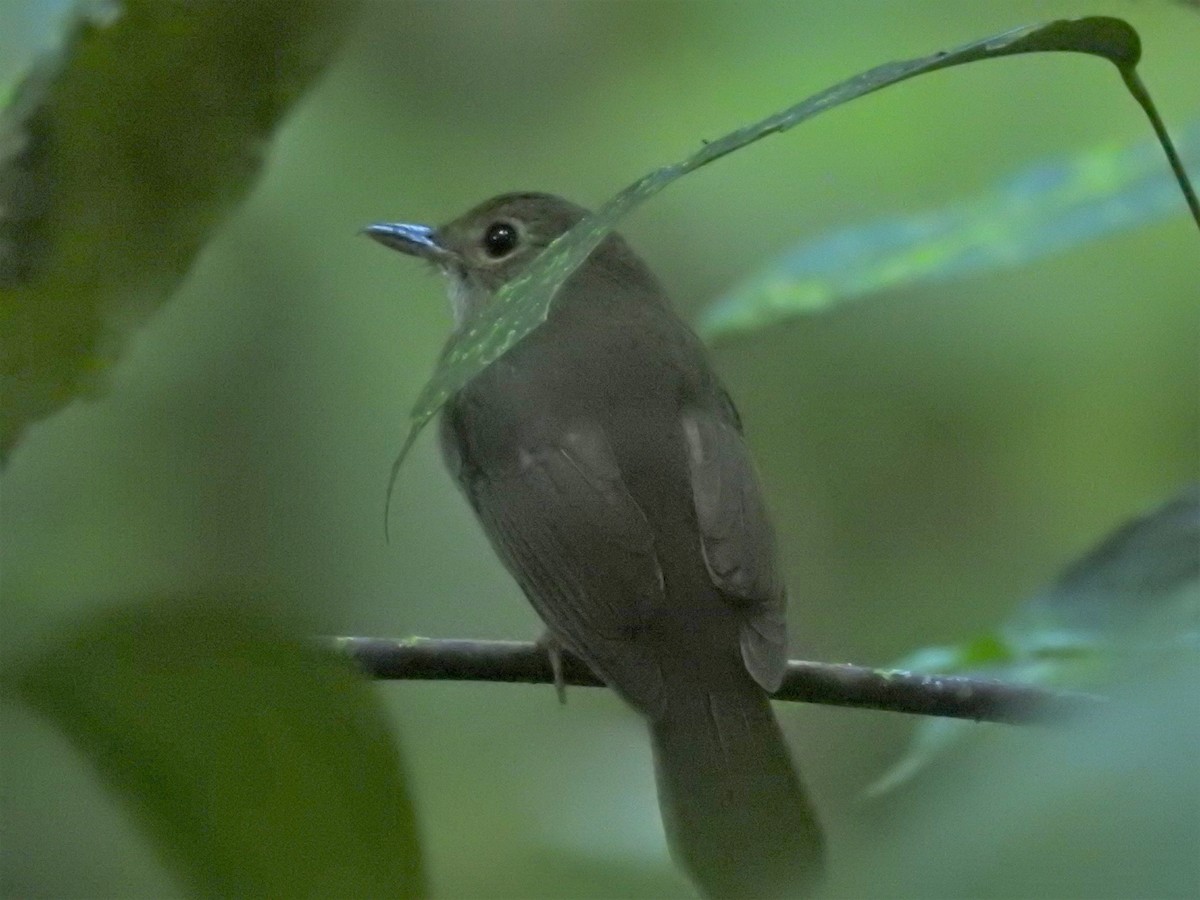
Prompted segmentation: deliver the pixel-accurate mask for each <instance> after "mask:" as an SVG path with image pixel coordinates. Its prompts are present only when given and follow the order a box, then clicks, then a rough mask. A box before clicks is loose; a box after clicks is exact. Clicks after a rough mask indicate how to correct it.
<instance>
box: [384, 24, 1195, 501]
mask: <svg viewBox="0 0 1200 900" xmlns="http://www.w3.org/2000/svg"><path fill="white" fill-rule="evenodd" d="M1040 52H1073V53H1085V54H1091V55H1093V56H1099V57H1102V58H1104V59H1107V60H1109V61H1110V62H1112V63H1113V64H1114V65H1115V66H1117V68H1118V70H1119V71H1120V72H1121V73H1122V77H1123V79H1124V81H1125V83H1126V86H1127V87H1128V88H1129V89H1130V91H1131V93H1133V94H1134V95H1135V97H1136V98H1137V99H1138V101H1139V103H1142V104H1143V108H1144V109H1145V110H1146V113H1147V115H1148V117H1149V118H1150V119H1151V123H1152V124H1153V125H1154V126H1155V128H1156V131H1157V132H1158V133H1159V136H1160V140H1161V141H1162V143H1163V146H1164V150H1165V151H1166V152H1167V155H1168V158H1169V159H1171V160H1172V161H1174V158H1175V157H1174V149H1173V148H1172V147H1171V146H1170V142H1169V140H1167V139H1166V135H1165V132H1163V131H1162V130H1161V126H1160V123H1159V122H1158V119H1157V115H1156V113H1155V112H1154V110H1153V107H1152V105H1150V103H1149V98H1148V97H1147V96H1146V95H1145V92H1144V90H1143V89H1142V88H1141V85H1140V83H1139V82H1138V81H1137V76H1136V73H1135V71H1134V67H1135V66H1136V64H1137V62H1138V60H1139V58H1140V56H1141V42H1140V40H1139V38H1138V35H1137V32H1136V31H1134V29H1133V27H1132V26H1130V25H1129V24H1128V23H1127V22H1125V21H1123V20H1121V19H1114V18H1108V17H1103V16H1094V17H1089V18H1082V19H1063V20H1058V21H1054V22H1049V23H1045V24H1042V25H1028V26H1024V27H1021V28H1016V29H1013V30H1011V31H1007V32H1005V33H1003V34H999V35H996V36H994V37H990V38H985V39H983V40H979V41H973V42H972V43H970V44H966V45H964V46H962V47H959V48H957V49H955V50H943V51H939V52H937V53H933V54H931V55H929V56H923V57H920V58H917V59H910V60H903V61H899V62H890V63H885V64H884V65H881V66H877V67H876V68H874V69H870V70H869V71H867V72H863V73H861V74H859V75H856V76H854V77H852V78H849V79H847V80H845V81H842V82H840V83H839V84H836V85H833V86H832V87H829V88H826V89H825V90H823V91H820V92H819V93H817V94H814V95H812V96H811V97H809V98H807V99H806V100H802V101H801V102H799V103H797V104H795V105H794V106H791V107H789V108H788V109H785V110H783V111H781V112H778V113H775V114H774V115H771V116H768V117H767V118H765V119H762V120H760V121H758V122H755V123H752V124H750V125H747V126H745V127H743V128H739V129H737V130H736V131H733V132H730V133H729V134H727V135H725V136H724V137H722V138H720V139H718V140H715V141H712V142H711V143H708V144H705V145H704V146H703V147H701V148H700V149H699V150H697V151H696V152H694V153H692V154H690V155H689V156H687V157H685V158H684V159H682V160H680V161H679V162H676V163H673V164H671V165H668V166H663V167H662V168H660V169H656V170H655V171H653V172H651V173H649V174H648V175H645V176H643V177H642V178H640V179H638V180H637V181H636V182H634V183H633V184H631V185H630V186H629V187H627V188H625V189H624V190H623V191H621V192H620V193H618V194H617V195H616V196H615V197H613V198H612V199H611V200H609V201H608V202H607V203H605V204H604V206H602V207H601V208H600V209H599V210H598V211H597V212H596V213H594V214H593V215H592V216H590V217H588V218H587V219H585V220H584V221H582V222H580V223H579V224H578V225H576V226H575V227H574V228H572V229H571V230H570V231H569V232H567V233H566V234H564V235H562V236H561V237H560V238H558V239H557V240H556V241H554V242H553V243H552V244H550V246H549V247H547V248H546V249H545V250H543V251H542V253H541V254H540V255H539V256H538V258H537V259H536V260H534V262H533V263H532V264H531V265H530V267H529V270H528V271H527V272H526V273H525V274H524V276H523V277H521V278H519V279H515V280H514V281H512V282H510V283H508V284H507V285H505V286H504V288H502V289H501V291H500V292H499V294H498V295H497V297H496V299H495V301H494V302H492V303H490V304H488V305H487V306H486V307H485V308H484V309H482V310H481V311H480V312H479V313H478V314H477V315H476V317H475V318H474V320H473V321H471V322H469V323H468V324H467V327H465V328H463V329H462V330H461V331H459V332H457V333H455V334H454V335H453V336H451V338H450V341H449V343H448V344H447V345H446V348H445V351H444V352H443V354H442V356H441V359H440V360H439V362H438V365H437V367H436V369H435V371H434V373H433V376H432V377H431V378H430V380H429V381H428V382H427V383H426V385H425V387H424V389H423V390H422V391H421V393H420V395H419V396H418V397H417V401H416V403H415V404H414V406H413V409H412V412H411V413H410V415H409V434H408V437H407V439H406V440H405V442H404V445H403V448H402V449H401V452H400V454H399V455H398V457H397V459H396V462H395V464H394V466H393V472H396V471H398V470H399V468H400V466H401V464H402V463H403V461H404V458H405V456H406V454H407V452H408V450H409V449H410V448H411V447H412V445H413V443H414V440H415V437H416V435H417V434H418V433H419V432H420V431H421V429H423V428H424V427H425V425H426V424H428V422H429V420H430V419H432V418H433V416H434V415H435V414H436V413H437V411H438V410H439V409H440V408H441V407H442V405H443V404H444V403H445V402H446V401H447V400H448V399H449V398H450V397H452V396H453V395H454V394H455V393H456V392H457V391H459V390H460V389H461V388H463V387H464V386H465V385H466V384H467V383H468V382H469V381H470V380H471V379H472V378H474V377H475V375H477V374H478V373H479V372H481V371H483V369H484V368H486V367H487V366H488V365H490V364H491V363H492V362H494V361H495V360H497V359H499V358H500V357H501V356H502V355H503V354H504V353H506V352H508V350H510V349H511V348H512V347H514V346H515V345H516V344H517V343H518V342H519V341H520V340H521V339H522V338H524V337H525V336H526V335H527V334H529V333H530V332H531V331H533V330H534V329H535V328H537V327H538V326H539V325H540V324H541V323H542V322H544V321H545V319H546V316H547V315H548V314H549V311H550V308H551V305H552V304H553V302H554V298H555V296H556V294H557V293H558V290H559V288H560V287H562V285H563V283H564V282H565V281H566V280H567V279H568V278H569V277H570V276H571V273H573V272H574V271H575V269H576V268H578V266H579V265H580V264H581V263H582V262H583V261H584V260H585V259H586V258H587V256H588V254H590V253H591V251H592V250H594V249H595V248H596V247H597V246H598V245H599V243H600V242H601V241H602V240H603V239H604V237H605V236H606V235H607V234H608V233H609V232H610V231H612V230H613V228H614V227H615V226H616V224H617V222H618V221H619V220H620V219H621V218H623V217H624V216H625V215H627V214H628V213H630V212H632V211H633V210H634V209H636V208H637V207H638V206H640V205H641V204H642V203H644V202H646V201H647V200H649V199H650V198H651V197H653V196H654V195H655V194H657V193H658V192H659V191H661V190H662V189H663V188H665V187H667V185H669V184H671V183H672V182H674V181H676V180H677V179H679V178H681V177H683V176H684V175H686V174H688V173H689V172H693V171H695V170H696V169H699V168H701V167H702V166H705V165H708V164H709V163H711V162H714V161H715V160H717V159H720V158H721V157H722V156H726V155H727V154H729V153H733V152H734V151H736V150H739V149H741V148H742V147H745V146H747V145H749V144H752V143H754V142H755V141H757V140H761V139H762V138H764V137H766V136H767V135H770V134H776V133H779V132H783V131H786V130H788V129H789V128H792V127H794V126H796V125H798V124H800V123H801V122H803V121H805V120H807V119H810V118H812V117H813V116H816V115H819V114H820V113H823V112H826V111H828V110H830V109H834V108H835V107H837V106H840V105H841V104H843V103H846V102H848V101H850V100H853V99H856V98H858V97H862V96H865V95H866V94H870V93H872V92H874V91H877V90H880V89H881V88H885V87H888V86H889V85H893V84H898V83H900V82H901V81H906V80H907V79H909V78H913V77H915V76H917V75H922V74H925V73H927V72H935V71H938V70H940V69H947V68H951V67H953V66H958V65H963V64H964V63H970V62H977V61H979V60H985V59H998V58H1000V57H1004V56H1013V55H1017V54H1022V53H1040ZM1181 187H1183V189H1184V191H1185V194H1187V195H1188V196H1189V200H1190V202H1192V203H1193V209H1194V210H1195V206H1194V197H1193V196H1192V195H1191V193H1190V188H1189V187H1188V186H1187V185H1186V184H1184V185H1181ZM1196 216H1197V220H1198V221H1200V211H1196ZM394 480H395V479H394V477H393V479H392V482H391V483H389V487H388V494H389V498H390V494H391V486H392V484H393V483H394Z"/></svg>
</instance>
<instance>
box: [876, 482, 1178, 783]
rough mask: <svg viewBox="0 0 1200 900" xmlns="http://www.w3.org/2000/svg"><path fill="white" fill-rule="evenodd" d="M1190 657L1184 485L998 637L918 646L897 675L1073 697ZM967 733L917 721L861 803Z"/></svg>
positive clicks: (963, 725) (957, 725)
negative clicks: (984, 681) (976, 681)
mask: <svg viewBox="0 0 1200 900" xmlns="http://www.w3.org/2000/svg"><path fill="white" fill-rule="evenodd" d="M1197 650H1200V485H1191V486H1189V487H1188V488H1187V489H1186V490H1184V491H1182V492H1181V493H1180V494H1179V495H1178V496H1177V497H1175V498H1174V499H1172V500H1171V501H1169V502H1168V503H1166V504H1164V505H1162V506H1160V507H1159V508H1158V509H1156V510H1154V511H1153V512H1151V513H1149V514H1148V515H1145V516H1141V517H1139V518H1136V519H1133V520H1131V521H1129V522H1127V523H1125V524H1124V525H1123V526H1121V527H1120V528H1118V529H1117V530H1116V531H1115V532H1113V533H1112V534H1111V535H1109V536H1108V537H1106V538H1105V539H1104V540H1103V541H1101V542H1100V544H1098V545H1097V546H1096V547H1095V548H1093V549H1092V550H1091V551H1090V552H1088V553H1087V554H1086V555H1084V556H1083V557H1082V558H1081V559H1079V560H1078V561H1076V562H1075V563H1073V564H1071V565H1070V566H1069V567H1068V568H1067V569H1066V570H1065V571H1064V572H1063V573H1062V575H1060V576H1059V578H1058V579H1057V580H1056V581H1055V582H1054V583H1053V584H1052V585H1050V586H1049V587H1048V588H1046V589H1045V590H1042V591H1039V592H1038V593H1036V594H1034V595H1033V597H1031V598H1030V599H1029V600H1027V601H1026V602H1025V603H1024V604H1023V605H1022V606H1021V607H1020V608H1019V609H1017V611H1016V612H1015V613H1014V614H1013V616H1012V617H1010V619H1009V620H1008V622H1006V623H1005V624H1004V625H1002V626H1001V627H1000V629H999V630H998V632H997V633H994V634H986V635H982V636H979V637H976V638H974V639H972V640H970V641H967V642H965V643H963V644H959V645H956V646H940V647H926V648H924V649H921V650H917V651H916V652H915V653H912V654H910V655H909V656H907V657H906V658H905V659H903V660H900V661H899V662H897V663H896V664H895V667H896V668H898V669H906V670H910V671H926V672H939V673H943V674H973V675H983V676H986V677H988V678H996V679H1000V680H1002V681H1008V682H1012V683H1014V684H1034V685H1042V686H1045V687H1072V688H1080V687H1091V686H1095V685H1098V684H1102V683H1106V682H1109V681H1112V680H1113V678H1114V676H1117V675H1124V673H1126V672H1127V671H1129V669H1130V668H1133V667H1135V666H1136V667H1139V668H1141V669H1146V668H1149V667H1151V666H1161V665H1164V664H1168V663H1170V662H1171V661H1173V660H1177V659H1179V658H1188V657H1190V658H1191V659H1193V660H1195V659H1197V658H1200V654H1197V652H1196V651H1197ZM1143 674H1145V673H1144V672H1143ZM972 730H973V729H972V723H970V722H951V721H945V722H943V721H938V720H932V719H931V720H927V721H923V722H921V724H920V725H918V726H917V730H916V732H915V734H914V735H913V740H912V742H911V744H910V745H909V748H908V750H907V751H906V752H905V754H904V756H903V757H902V758H901V759H900V761H899V762H897V763H896V764H895V765H894V766H893V767H892V768H891V769H889V770H888V771H887V772H885V773H884V774H883V775H882V776H880V778H879V779H877V780H876V781H875V782H874V783H873V784H872V785H871V786H870V787H868V788H867V791H866V792H867V794H868V795H869V796H877V795H879V794H882V793H885V792H887V791H889V790H891V789H893V788H895V787H897V786H899V785H900V784H903V783H904V782H906V781H908V780H909V779H910V778H912V777H913V776H914V775H916V774H917V773H918V772H920V771H921V770H922V769H923V768H924V767H925V766H926V765H928V764H929V762H930V761H932V760H933V759H934V758H935V757H937V756H938V755H940V754H941V753H942V752H944V751H945V750H947V749H948V748H950V747H951V746H954V745H955V744H957V743H958V742H959V741H960V740H962V739H963V738H964V737H965V736H966V735H967V734H969V733H971V732H972ZM975 730H977V729H975Z"/></svg>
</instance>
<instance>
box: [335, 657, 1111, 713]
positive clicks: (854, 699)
mask: <svg viewBox="0 0 1200 900" xmlns="http://www.w3.org/2000/svg"><path fill="white" fill-rule="evenodd" d="M334 646H335V647H336V648H337V649H338V650H340V651H341V652H343V653H345V654H346V655H348V656H349V657H350V658H351V659H353V660H354V661H355V662H356V663H357V664H358V665H359V666H360V667H361V668H362V669H363V670H364V671H365V672H366V673H367V674H368V675H370V676H371V677H372V678H378V679H389V680H391V679H405V680H426V681H500V682H519V683H522V684H553V683H554V672H553V671H552V669H551V667H550V659H549V655H548V654H547V652H546V650H545V648H543V647H541V646H539V645H538V644H533V643H525V642H521V641H466V640H432V639H429V638H409V639H407V640H389V639H386V638H363V637H339V638H334ZM562 661H563V680H564V681H565V682H566V683H567V684H569V685H574V686H578V687H603V682H601V681H600V679H598V678H597V677H596V676H595V675H593V674H592V672H591V670H590V669H589V668H588V667H587V664H586V663H584V662H583V661H582V660H580V659H579V658H578V657H576V656H573V655H571V654H570V653H567V652H565V651H564V652H563V660H562ZM774 699H776V700H799V701H803V702H805V703H823V704H827V705H830V706H851V707H858V708H861V709H879V710H887V711H890V712H904V713H914V714H917V715H925V716H945V717H949V718H955V719H974V720H976V721H979V722H1008V723H1024V722H1045V721H1049V720H1053V719H1058V718H1062V717H1064V716H1067V715H1069V714H1071V713H1075V712H1079V711H1080V710H1084V709H1090V708H1095V707H1096V706H1097V705H1098V704H1100V703H1103V702H1104V699H1103V698H1102V697H1098V696H1096V695H1094V694H1085V693H1079V692H1073V691H1052V690H1046V689H1044V688H1037V687H1031V686H1028V685H1021V684H1010V683H1006V682H1003V681H994V680H990V679H986V678H967V677H963V676H958V675H921V674H916V673H913V672H899V671H894V670H888V669H869V668H866V667H864V666H852V665H847V664H838V663H819V662H804V661H798V660H793V661H792V662H790V663H788V670H787V674H786V675H785V676H784V679H783V685H782V686H781V687H780V689H779V690H778V691H777V692H776V693H775V694H774Z"/></svg>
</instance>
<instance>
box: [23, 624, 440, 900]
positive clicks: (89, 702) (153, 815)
mask: <svg viewBox="0 0 1200 900" xmlns="http://www.w3.org/2000/svg"><path fill="white" fill-rule="evenodd" d="M4 686H5V687H6V688H8V689H10V690H11V689H13V688H15V693H16V694H17V695H18V696H19V697H20V698H22V699H24V700H25V702H27V703H28V704H29V705H30V706H32V707H33V708H34V709H36V710H38V711H39V712H40V713H42V714H43V715H44V716H46V717H47V718H48V719H50V720H51V721H52V722H53V723H54V724H55V725H57V726H58V728H59V729H61V730H62V731H63V733H64V734H66V736H67V737H68V738H69V739H70V740H71V741H72V742H73V743H74V744H75V745H76V747H77V748H78V749H79V750H80V751H82V753H83V754H84V756H85V757H86V758H87V759H88V760H89V761H90V762H91V764H92V765H93V766H94V767H95V768H96V770H97V772H98V773H99V774H100V776H101V778H102V779H103V780H104V781H105V782H107V783H108V785H109V786H110V787H111V788H112V789H113V791H115V792H116V793H117V794H118V795H119V797H120V798H121V799H122V800H123V801H124V802H125V803H126V806H127V807H128V808H129V809H130V810H131V812H132V813H133V815H134V818H135V819H136V820H137V821H138V822H139V824H140V825H141V826H142V828H143V830H144V832H145V834H146V836H147V837H148V838H149V839H150V841H151V842H152V843H153V844H154V845H155V846H156V847H157V848H158V850H159V852H160V853H161V854H162V856H163V858H164V860H165V861H166V862H167V863H168V864H170V865H171V866H172V867H173V869H174V870H175V872H176V873H177V874H178V875H179V876H180V877H181V879H182V881H183V883H184V884H185V885H186V886H187V887H188V888H189V890H190V892H191V893H194V894H197V895H201V896H222V897H300V896H305V897H364V898H365V897H381V898H382V897H388V898H394V897H416V896H421V895H424V893H425V890H424V887H423V883H422V875H421V860H420V853H419V848H418V845H417V837H416V829H415V824H414V821H413V814H412V809H411V807H410V804H409V800H408V796H407V793H406V791H405V786H404V780H403V778H402V776H401V772H400V765H399V759H398V756H397V751H396V748H395V744H394V741H393V738H392V736H391V735H390V734H389V732H388V727H387V723H386V721H385V717H384V715H383V713H382V711H381V709H380V708H379V704H378V701H377V699H376V697H375V695H374V694H373V693H372V691H371V689H370V686H369V685H368V684H367V683H366V682H364V681H363V680H362V679H361V678H359V677H357V676H356V675H355V674H354V673H353V672H351V671H350V669H349V667H348V665H347V664H346V663H345V661H344V660H340V659H338V658H336V657H335V656H334V655H332V654H330V653H328V652H326V651H323V650H321V649H319V648H317V647H316V646H315V645H313V644H312V643H311V642H309V641H305V640H302V639H300V638H298V637H295V636H293V635H291V634H290V633H289V631H288V630H287V629H285V628H282V627H281V626H279V625H278V624H277V623H275V622H274V621H273V620H272V619H271V618H269V617H267V616H264V615H261V614H259V613H257V612H256V611H254V610H253V608H252V607H251V605H250V604H249V603H239V602H237V601H234V600H204V601H191V602H174V603H144V604H136V605H131V606H128V607H126V608H123V609H121V610H119V611H117V612H114V613H111V614H109V615H107V616H104V617H101V618H98V619H95V620H93V621H91V622H89V623H88V624H86V625H85V626H84V627H83V628H82V629H81V630H80V631H78V633H76V634H75V635H74V636H72V637H70V638H69V639H67V640H65V641H64V642H63V643H62V644H61V645H59V646H56V647H54V648H52V649H50V650H48V651H47V652H45V653H43V654H42V655H41V656H40V657H37V658H36V659H34V660H33V661H32V662H31V663H28V664H26V665H24V666H21V667H20V668H18V669H16V670H12V669H10V670H8V671H6V672H5V673H4Z"/></svg>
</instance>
